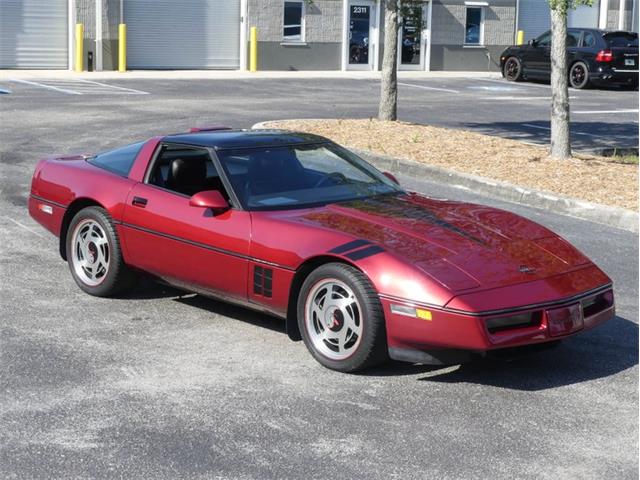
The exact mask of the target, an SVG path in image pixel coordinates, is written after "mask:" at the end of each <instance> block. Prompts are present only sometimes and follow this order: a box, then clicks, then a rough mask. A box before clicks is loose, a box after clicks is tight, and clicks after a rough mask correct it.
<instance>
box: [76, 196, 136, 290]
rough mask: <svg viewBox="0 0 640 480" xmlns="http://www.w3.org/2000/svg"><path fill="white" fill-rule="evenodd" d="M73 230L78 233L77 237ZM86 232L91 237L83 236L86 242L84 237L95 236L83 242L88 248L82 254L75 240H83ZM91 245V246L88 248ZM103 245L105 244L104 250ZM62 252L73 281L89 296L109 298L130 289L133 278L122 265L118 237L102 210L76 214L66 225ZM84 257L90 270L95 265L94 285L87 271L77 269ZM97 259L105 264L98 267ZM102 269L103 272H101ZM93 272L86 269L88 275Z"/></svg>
mask: <svg viewBox="0 0 640 480" xmlns="http://www.w3.org/2000/svg"><path fill="white" fill-rule="evenodd" d="M96 224H97V227H96ZM76 229H78V232H77V233H76ZM86 229H88V230H89V231H90V233H89V234H86V233H85V234H84V235H85V237H84V238H89V237H88V236H87V235H89V236H90V235H92V234H93V235H94V236H93V237H90V238H89V240H86V242H88V245H87V246H86V251H83V250H82V247H81V246H79V245H78V243H77V242H76V238H77V237H81V236H83V230H86ZM96 232H97V233H96ZM94 238H95V239H97V241H100V239H102V238H103V239H104V240H103V241H102V246H96V245H97V242H93V241H92V240H93V239H94ZM92 243H93V245H91V244H92ZM104 244H106V249H105V248H104ZM65 248H66V252H67V263H68V264H69V269H70V270H71V275H72V276H73V279H74V280H75V282H76V284H77V285H78V286H79V287H80V289H81V290H83V291H84V292H86V293H88V294H89V295H94V296H96V297H110V296H113V295H116V294H118V293H121V292H123V291H124V290H126V289H127V288H130V287H131V286H132V285H133V281H134V279H135V275H134V274H133V272H132V271H131V270H130V269H129V268H128V267H127V265H125V263H124V260H123V257H122V250H121V248H120V240H119V239H118V233H117V232H116V229H115V227H114V225H113V222H112V221H111V217H110V216H109V214H108V213H107V211H106V210H105V209H103V208H100V207H87V208H84V209H82V210H80V211H79V212H78V213H76V215H75V216H74V217H73V219H72V220H71V223H70V224H69V229H68V231H67V238H66V245H65ZM85 255H86V257H87V258H91V261H90V262H85V264H86V265H88V266H89V267H91V266H92V265H94V266H95V267H94V268H95V271H97V273H96V274H95V279H94V280H95V282H93V281H92V276H93V274H88V273H87V271H88V270H87V269H86V268H85V267H82V266H80V264H81V263H82V261H81V259H80V258H79V257H82V256H85ZM100 256H101V258H102V259H103V260H104V262H103V263H102V265H99V264H98V262H99V260H98V259H97V258H98V257H100ZM84 260H86V259H84ZM104 265H106V267H104ZM101 266H102V267H104V268H100V267H101ZM94 268H89V271H92V272H93V271H94Z"/></svg>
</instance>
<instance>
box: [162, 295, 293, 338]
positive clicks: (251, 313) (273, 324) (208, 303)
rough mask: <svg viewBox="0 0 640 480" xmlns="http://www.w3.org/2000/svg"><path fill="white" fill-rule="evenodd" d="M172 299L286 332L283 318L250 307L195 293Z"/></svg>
mask: <svg viewBox="0 0 640 480" xmlns="http://www.w3.org/2000/svg"><path fill="white" fill-rule="evenodd" d="M174 301H176V302H179V303H182V304H183V305H189V306H190V307H196V308H200V309H202V310H206V311H208V312H210V313H213V314H215V315H222V316H224V317H229V318H233V319H234V320H240V321H242V322H245V323H249V324H251V325H254V326H256V327H261V328H266V329H268V330H273V331H274V332H279V333H283V334H286V325H285V322H284V320H282V319H280V318H277V317H274V316H272V315H268V314H266V313H262V312H258V311H255V310H251V309H250V308H244V307H238V306H236V305H232V304H230V303H226V302H222V301H219V300H215V299H213V298H209V297H204V296H202V295H197V294H184V295H183V296H179V297H177V298H174Z"/></svg>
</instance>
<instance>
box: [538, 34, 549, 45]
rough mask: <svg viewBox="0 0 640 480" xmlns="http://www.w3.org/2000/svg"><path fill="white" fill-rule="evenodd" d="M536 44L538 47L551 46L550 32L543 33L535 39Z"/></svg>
mask: <svg viewBox="0 0 640 480" xmlns="http://www.w3.org/2000/svg"><path fill="white" fill-rule="evenodd" d="M536 43H537V44H538V46H539V47H548V46H549V45H551V32H547V33H543V34H542V35H540V36H539V37H538V38H536Z"/></svg>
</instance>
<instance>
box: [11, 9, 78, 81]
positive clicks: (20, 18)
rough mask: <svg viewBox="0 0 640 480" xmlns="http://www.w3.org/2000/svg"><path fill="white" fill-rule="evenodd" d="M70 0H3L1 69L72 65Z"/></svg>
mask: <svg viewBox="0 0 640 480" xmlns="http://www.w3.org/2000/svg"><path fill="white" fill-rule="evenodd" d="M67 2H68V0H0V68H61V69H66V68H67V67H68V66H69V59H68V52H67V48H68V43H67V42H68V40H67V33H68V28H69V23H68V17H67Z"/></svg>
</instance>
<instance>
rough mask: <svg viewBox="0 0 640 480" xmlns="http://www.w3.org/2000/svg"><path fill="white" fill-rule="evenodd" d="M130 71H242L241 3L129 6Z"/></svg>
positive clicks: (201, 0)
mask: <svg viewBox="0 0 640 480" xmlns="http://www.w3.org/2000/svg"><path fill="white" fill-rule="evenodd" d="M124 21H125V23H126V24H127V64H128V65H129V67H130V68H156V69H162V68H194V69H199V68H238V67H239V65H240V52H239V51H240V0H190V1H188V2H177V1H175V0H126V1H125V2H124Z"/></svg>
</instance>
